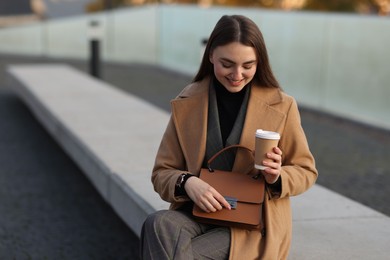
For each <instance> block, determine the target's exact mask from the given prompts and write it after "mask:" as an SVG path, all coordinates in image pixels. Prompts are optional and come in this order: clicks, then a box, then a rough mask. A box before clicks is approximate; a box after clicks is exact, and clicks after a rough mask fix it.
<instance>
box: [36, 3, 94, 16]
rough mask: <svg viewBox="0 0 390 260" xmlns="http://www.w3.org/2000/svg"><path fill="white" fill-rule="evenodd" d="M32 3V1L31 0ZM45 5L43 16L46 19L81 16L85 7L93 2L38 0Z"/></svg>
mask: <svg viewBox="0 0 390 260" xmlns="http://www.w3.org/2000/svg"><path fill="white" fill-rule="evenodd" d="M32 1H34V0H32ZM39 1H43V3H44V5H45V9H46V10H45V16H46V18H48V19H51V18H61V17H66V16H75V15H82V14H84V13H85V12H86V9H87V5H88V4H89V3H91V2H93V1H94V0H39Z"/></svg>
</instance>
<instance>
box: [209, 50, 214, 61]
mask: <svg viewBox="0 0 390 260" xmlns="http://www.w3.org/2000/svg"><path fill="white" fill-rule="evenodd" d="M209 60H210V63H211V64H214V62H213V52H212V51H210V55H209Z"/></svg>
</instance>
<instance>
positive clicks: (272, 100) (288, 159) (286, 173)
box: [141, 15, 317, 259]
mask: <svg viewBox="0 0 390 260" xmlns="http://www.w3.org/2000/svg"><path fill="white" fill-rule="evenodd" d="M171 106H172V115H171V118H170V121H169V123H168V126H167V129H166V132H165V133H164V136H163V138H162V141H161V144H160V148H159V150H158V153H157V156H156V161H155V165H154V168H153V173H152V182H153V185H154V188H155V190H156V191H157V192H158V193H159V194H160V196H161V198H162V199H164V200H166V201H168V202H170V203H171V207H170V210H164V211H159V212H156V213H154V214H151V215H150V216H149V217H148V218H147V220H146V221H145V224H144V227H143V231H142V235H141V236H142V237H141V244H142V245H141V251H142V252H141V254H142V257H143V258H144V259H286V258H287V256H288V252H289V247H290V242H291V233H292V231H291V229H292V228H291V226H292V217H291V207H290V200H289V197H290V196H294V195H298V194H300V193H302V192H304V191H306V190H307V189H309V188H310V186H312V185H313V184H314V183H315V181H316V178H317V170H316V168H315V163H314V159H313V156H312V154H311V153H310V151H309V147H308V144H307V140H306V137H305V134H304V132H303V130H302V127H301V124H300V116H299V112H298V108H297V104H296V102H295V100H294V99H293V98H292V97H290V96H288V95H286V94H285V93H283V92H282V90H281V88H280V86H279V84H278V82H277V80H276V79H275V77H274V75H273V73H272V71H271V68H270V64H269V61H268V54H267V50H266V46H265V43H264V40H263V37H262V34H261V32H260V30H259V29H258V27H257V26H256V25H255V23H253V22H252V21H251V20H250V19H248V18H246V17H244V16H238V15H233V16H223V17H222V18H221V19H220V20H219V21H218V23H217V24H216V26H215V28H214V30H213V32H212V33H211V36H210V38H209V41H208V43H207V46H206V49H205V53H204V56H203V60H202V63H201V66H200V69H199V72H198V73H197V75H196V76H195V78H194V80H193V83H192V84H190V85H189V86H187V87H186V88H185V89H184V90H183V91H182V92H181V93H180V94H179V96H178V97H177V98H176V99H175V100H173V101H172V102H171ZM256 129H265V130H270V131H275V132H279V133H280V135H281V139H280V142H279V145H278V147H274V148H273V150H272V151H270V152H269V153H268V154H267V156H268V158H270V159H272V161H271V162H270V163H267V162H263V164H264V165H265V166H266V167H268V168H267V169H265V170H263V171H261V173H262V174H263V175H264V178H265V181H266V189H267V191H268V192H267V193H266V198H265V203H264V210H265V216H264V218H265V220H264V221H265V234H264V233H263V234H262V232H260V231H259V230H245V229H239V228H229V227H219V226H212V225H205V224H200V223H197V222H196V221H195V220H194V219H193V218H192V215H191V209H192V207H193V204H194V203H195V204H196V205H198V206H199V207H200V208H201V209H203V210H204V211H206V212H215V211H218V210H222V208H224V207H225V208H227V209H230V205H229V204H228V203H227V202H226V200H225V199H224V198H223V197H222V196H221V194H219V193H218V191H217V190H215V189H214V188H213V187H211V186H210V185H208V184H207V183H205V182H203V181H202V180H201V179H199V178H197V176H198V175H199V172H200V169H201V168H202V167H205V166H206V165H205V162H207V160H208V159H209V158H210V157H211V156H212V155H213V154H215V153H216V152H217V151H219V150H221V149H222V148H223V147H226V146H228V145H231V144H241V145H243V146H246V147H248V148H250V149H252V150H253V149H254V141H255V138H254V135H255V132H256ZM224 154H225V153H224ZM218 158H219V157H218ZM213 165H214V168H217V169H221V170H229V171H230V170H233V171H237V172H243V173H248V174H253V173H255V172H256V171H257V170H255V169H254V167H253V165H254V163H253V159H252V157H251V156H249V155H248V153H247V152H246V151H244V150H243V151H241V150H237V151H236V152H235V153H230V154H226V156H225V157H224V158H222V159H220V160H219V161H217V160H216V161H214V162H213ZM248 169H249V170H248Z"/></svg>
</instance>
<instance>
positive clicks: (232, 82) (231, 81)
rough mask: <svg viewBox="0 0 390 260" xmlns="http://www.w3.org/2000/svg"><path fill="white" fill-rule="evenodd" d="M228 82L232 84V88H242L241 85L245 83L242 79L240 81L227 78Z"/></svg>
mask: <svg viewBox="0 0 390 260" xmlns="http://www.w3.org/2000/svg"><path fill="white" fill-rule="evenodd" d="M227 80H228V81H229V82H230V84H231V85H232V86H235V87H236V86H240V85H241V83H242V82H243V81H244V79H240V80H233V79H229V78H227Z"/></svg>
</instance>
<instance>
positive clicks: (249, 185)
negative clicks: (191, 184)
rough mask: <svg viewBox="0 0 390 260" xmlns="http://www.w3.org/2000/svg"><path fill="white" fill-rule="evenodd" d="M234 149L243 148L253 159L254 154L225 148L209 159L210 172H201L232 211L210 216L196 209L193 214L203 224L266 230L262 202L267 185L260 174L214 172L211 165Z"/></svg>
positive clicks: (239, 146) (203, 178)
mask: <svg viewBox="0 0 390 260" xmlns="http://www.w3.org/2000/svg"><path fill="white" fill-rule="evenodd" d="M231 148H243V149H246V150H248V151H249V152H250V153H251V155H252V150H251V149H249V148H247V147H245V146H241V145H231V146H228V147H225V148H224V149H222V150H221V151H219V152H218V153H216V154H215V155H214V156H213V157H211V158H210V160H209V161H208V162H207V163H208V169H204V168H202V169H201V172H200V175H199V178H200V179H202V180H204V181H205V182H207V183H208V184H210V185H211V186H212V187H214V188H215V189H216V190H217V191H218V192H219V193H221V195H222V196H224V197H225V199H226V200H227V201H228V202H229V204H230V205H231V208H232V209H231V210H228V209H225V208H223V209H222V210H220V211H217V212H212V213H207V212H205V211H203V210H202V209H200V208H199V207H198V206H196V205H194V208H193V211H192V214H193V216H194V217H195V218H196V219H197V221H199V222H202V223H208V224H214V225H221V226H232V227H239V228H244V229H262V228H263V201H264V192H265V182H264V178H263V176H262V175H261V174H259V175H256V176H252V175H247V174H244V173H238V172H227V171H220V170H214V169H212V168H211V163H212V161H213V160H214V159H215V158H217V156H219V155H220V154H221V153H222V152H224V151H226V150H228V149H231Z"/></svg>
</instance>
